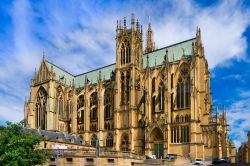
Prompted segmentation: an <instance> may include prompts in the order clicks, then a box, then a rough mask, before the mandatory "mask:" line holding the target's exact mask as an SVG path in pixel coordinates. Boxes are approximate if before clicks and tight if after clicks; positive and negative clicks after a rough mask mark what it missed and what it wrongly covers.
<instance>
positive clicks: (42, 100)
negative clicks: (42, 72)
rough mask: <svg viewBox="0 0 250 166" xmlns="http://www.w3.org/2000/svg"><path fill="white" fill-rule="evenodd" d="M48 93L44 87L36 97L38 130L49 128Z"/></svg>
mask: <svg viewBox="0 0 250 166" xmlns="http://www.w3.org/2000/svg"><path fill="white" fill-rule="evenodd" d="M46 106H47V92H46V91H45V89H44V88H43V87H41V88H40V89H39V91H38V92H37V96H36V109H35V110H36V113H35V114H36V128H41V129H42V130H45V129H46V128H47V125H46V123H47V116H46V115H47V110H46Z"/></svg>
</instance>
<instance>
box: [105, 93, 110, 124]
mask: <svg viewBox="0 0 250 166" xmlns="http://www.w3.org/2000/svg"><path fill="white" fill-rule="evenodd" d="M104 118H105V119H110V118H111V90H110V89H107V90H105V93H104Z"/></svg>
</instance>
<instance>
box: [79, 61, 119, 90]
mask: <svg viewBox="0 0 250 166" xmlns="http://www.w3.org/2000/svg"><path fill="white" fill-rule="evenodd" d="M112 71H113V72H115V63H114V64H111V65H108V66H105V67H102V68H99V69H95V70H92V71H90V72H87V73H83V74H80V75H77V76H76V77H75V86H76V87H82V86H83V85H84V83H85V77H87V78H88V80H89V83H90V84H94V83H97V81H98V79H99V77H101V79H102V80H109V79H110V76H111V73H112Z"/></svg>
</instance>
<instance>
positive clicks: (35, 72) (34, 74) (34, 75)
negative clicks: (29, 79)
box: [34, 68, 36, 79]
mask: <svg viewBox="0 0 250 166" xmlns="http://www.w3.org/2000/svg"><path fill="white" fill-rule="evenodd" d="M34 79H36V68H35V72H34Z"/></svg>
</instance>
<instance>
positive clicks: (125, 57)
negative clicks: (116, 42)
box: [121, 42, 131, 65]
mask: <svg viewBox="0 0 250 166" xmlns="http://www.w3.org/2000/svg"><path fill="white" fill-rule="evenodd" d="M125 43H126V42H125ZM130 61H131V51H130V45H129V44H122V46H121V65H124V64H127V63H130Z"/></svg>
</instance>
